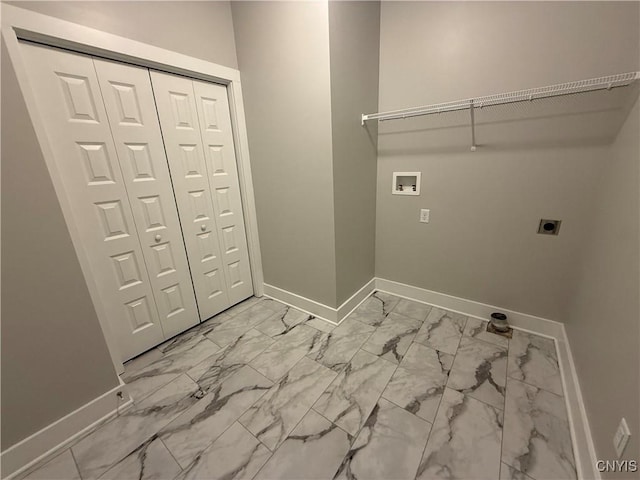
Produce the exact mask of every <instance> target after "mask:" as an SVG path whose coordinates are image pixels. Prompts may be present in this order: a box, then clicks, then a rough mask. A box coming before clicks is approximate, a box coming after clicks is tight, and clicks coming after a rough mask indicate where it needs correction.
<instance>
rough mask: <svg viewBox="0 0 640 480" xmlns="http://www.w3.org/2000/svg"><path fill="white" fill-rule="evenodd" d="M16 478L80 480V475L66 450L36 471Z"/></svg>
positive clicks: (29, 479)
mask: <svg viewBox="0 0 640 480" xmlns="http://www.w3.org/2000/svg"><path fill="white" fill-rule="evenodd" d="M18 478H20V479H21V480H80V473H78V468H77V467H76V462H75V460H74V459H73V455H71V450H69V449H67V450H65V451H64V452H62V453H61V454H60V455H58V456H57V457H54V458H52V459H51V460H49V461H48V462H47V463H45V464H44V465H43V466H41V467H39V468H38V469H36V470H34V471H32V472H31V473H28V474H27V475H26V476H24V477H18Z"/></svg>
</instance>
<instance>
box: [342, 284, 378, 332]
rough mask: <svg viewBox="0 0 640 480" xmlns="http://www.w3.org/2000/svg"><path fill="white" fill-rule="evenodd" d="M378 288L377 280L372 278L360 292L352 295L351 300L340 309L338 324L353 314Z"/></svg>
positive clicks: (346, 301)
mask: <svg viewBox="0 0 640 480" xmlns="http://www.w3.org/2000/svg"><path fill="white" fill-rule="evenodd" d="M375 288H376V279H375V278H372V279H371V280H369V281H368V282H367V283H365V284H364V285H363V286H362V288H360V290H358V291H357V292H356V293H354V294H353V295H351V297H350V298H348V299H347V300H345V302H344V303H343V304H342V305H340V306H339V307H338V322H341V321H342V320H344V319H345V318H347V317H348V316H349V315H350V314H351V312H353V311H354V310H355V309H356V308H358V305H360V304H361V303H362V302H364V301H365V300H366V299H367V297H368V296H369V295H371V293H373V291H374V290H375Z"/></svg>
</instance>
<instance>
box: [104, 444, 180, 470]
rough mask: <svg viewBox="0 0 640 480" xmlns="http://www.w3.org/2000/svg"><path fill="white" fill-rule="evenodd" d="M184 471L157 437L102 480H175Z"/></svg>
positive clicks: (119, 464)
mask: <svg viewBox="0 0 640 480" xmlns="http://www.w3.org/2000/svg"><path fill="white" fill-rule="evenodd" d="M181 471H182V469H181V468H180V466H179V465H178V464H177V463H176V461H175V460H174V458H173V457H172V456H171V453H169V450H167V447H165V446H164V444H163V443H162V442H161V441H160V439H159V438H158V436H157V435H154V436H153V437H151V438H150V439H149V440H147V441H146V442H144V443H143V444H142V445H140V446H139V447H138V448H136V449H135V450H134V451H133V452H131V453H130V454H129V455H127V456H126V457H125V458H123V459H122V460H121V461H119V462H118V463H116V464H115V465H114V466H113V467H111V468H110V469H109V470H108V471H107V473H105V474H104V475H102V476H101V477H100V480H162V479H167V478H174V477H175V476H176V475H178V474H179V473H180V472H181Z"/></svg>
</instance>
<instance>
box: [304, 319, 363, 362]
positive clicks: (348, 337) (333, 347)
mask: <svg viewBox="0 0 640 480" xmlns="http://www.w3.org/2000/svg"><path fill="white" fill-rule="evenodd" d="M374 331H375V327H372V326H370V325H367V324H366V323H360V322H358V321H356V320H352V319H350V318H348V319H346V320H344V321H343V322H342V323H341V324H340V325H339V326H337V327H336V328H335V329H334V330H333V331H332V332H330V333H328V334H326V335H323V336H321V337H320V339H319V340H318V341H317V342H316V343H315V344H314V346H313V348H312V350H311V352H309V354H308V355H307V356H308V357H309V358H311V359H312V360H315V361H316V362H318V363H321V364H322V365H324V366H325V367H328V368H330V369H331V370H334V371H336V372H339V371H340V370H342V368H343V367H344V366H345V365H346V364H347V363H349V360H351V359H352V358H353V356H354V355H355V353H356V352H357V351H358V349H359V348H360V347H361V346H362V344H363V343H364V342H365V341H366V340H367V339H368V338H369V337H370V336H371V334H372V333H373V332H374Z"/></svg>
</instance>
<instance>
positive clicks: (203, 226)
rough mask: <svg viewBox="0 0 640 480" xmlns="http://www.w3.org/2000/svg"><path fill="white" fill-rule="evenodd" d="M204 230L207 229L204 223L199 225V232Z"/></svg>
mask: <svg viewBox="0 0 640 480" xmlns="http://www.w3.org/2000/svg"><path fill="white" fill-rule="evenodd" d="M206 229H207V226H206V225H205V224H204V223H203V224H202V225H200V230H202V231H203V232H204V231H205V230H206Z"/></svg>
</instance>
